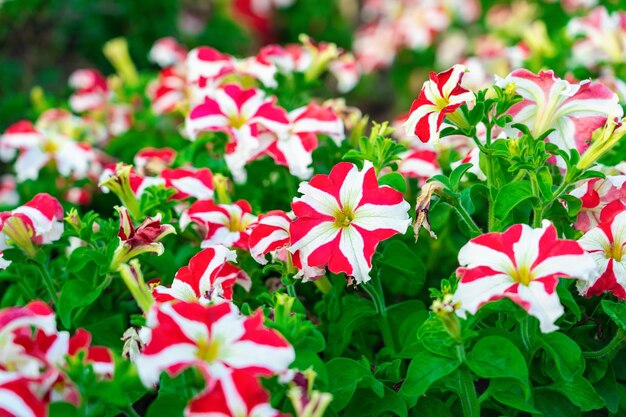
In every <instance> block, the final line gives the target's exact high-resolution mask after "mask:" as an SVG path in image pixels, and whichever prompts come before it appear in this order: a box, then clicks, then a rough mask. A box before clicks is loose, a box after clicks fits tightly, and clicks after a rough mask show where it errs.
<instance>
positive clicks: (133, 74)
mask: <svg viewBox="0 0 626 417" xmlns="http://www.w3.org/2000/svg"><path fill="white" fill-rule="evenodd" d="M102 52H103V53H104V55H105V56H106V57H107V59H108V60H109V62H110V63H111V65H113V68H115V71H116V72H117V74H118V75H119V76H120V78H121V79H122V80H124V82H125V83H127V84H128V85H129V86H131V87H133V86H136V85H137V84H138V83H139V76H138V75H137V69H136V68H135V64H133V60H132V59H131V57H130V54H129V53H128V42H127V41H126V39H124V38H115V39H111V40H110V41H108V42H107V43H105V44H104V48H102Z"/></svg>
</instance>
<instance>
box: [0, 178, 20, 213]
mask: <svg viewBox="0 0 626 417" xmlns="http://www.w3.org/2000/svg"><path fill="white" fill-rule="evenodd" d="M19 201H20V195H19V194H18V193H17V181H16V179H15V177H14V176H13V175H11V174H5V175H2V176H0V207H6V206H17V204H18V203H19Z"/></svg>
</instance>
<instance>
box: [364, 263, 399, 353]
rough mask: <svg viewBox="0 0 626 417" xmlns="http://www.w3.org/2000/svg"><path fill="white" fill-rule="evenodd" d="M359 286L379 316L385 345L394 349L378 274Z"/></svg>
mask: <svg viewBox="0 0 626 417" xmlns="http://www.w3.org/2000/svg"><path fill="white" fill-rule="evenodd" d="M373 281H375V284H374V283H373ZM361 286H362V287H363V289H364V290H365V292H366V293H367V294H368V295H369V296H370V298H371V299H372V301H373V302H374V307H375V308H376V312H377V313H378V315H379V316H380V320H379V324H380V331H381V333H382V335H383V341H384V342H385V346H387V347H389V348H391V349H392V350H393V351H395V350H396V346H395V341H394V339H393V334H392V333H391V328H390V327H389V319H388V317H387V306H386V305H385V295H384V293H383V286H382V282H381V280H380V276H378V274H377V276H376V278H374V279H372V281H370V282H364V283H363V284H361Z"/></svg>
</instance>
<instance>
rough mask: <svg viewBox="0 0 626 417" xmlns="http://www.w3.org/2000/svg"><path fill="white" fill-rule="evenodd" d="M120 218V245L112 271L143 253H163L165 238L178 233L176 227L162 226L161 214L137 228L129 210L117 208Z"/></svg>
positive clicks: (147, 219) (114, 257)
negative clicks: (163, 240)
mask: <svg viewBox="0 0 626 417" xmlns="http://www.w3.org/2000/svg"><path fill="white" fill-rule="evenodd" d="M115 210H117V212H118V213H119V216H120V230H119V232H118V234H117V236H118V237H119V239H120V244H119V246H118V247H117V249H116V250H115V253H114V254H113V260H112V261H111V269H112V270H116V269H117V268H118V267H119V266H120V265H121V264H123V263H126V262H128V261H129V260H130V259H133V258H135V257H137V256H139V255H140V254H142V253H146V252H154V253H156V254H157V255H161V254H162V253H163V250H164V248H163V244H162V243H161V242H160V240H161V239H163V238H164V237H165V236H167V235H169V234H171V233H174V234H175V233H176V230H175V229H174V226H172V225H170V224H161V213H158V214H157V215H156V216H155V217H146V219H145V220H144V221H143V222H142V223H141V224H140V225H139V226H138V227H137V228H135V227H134V226H133V223H132V220H131V218H130V215H129V214H128V209H127V208H126V207H119V206H117V207H115Z"/></svg>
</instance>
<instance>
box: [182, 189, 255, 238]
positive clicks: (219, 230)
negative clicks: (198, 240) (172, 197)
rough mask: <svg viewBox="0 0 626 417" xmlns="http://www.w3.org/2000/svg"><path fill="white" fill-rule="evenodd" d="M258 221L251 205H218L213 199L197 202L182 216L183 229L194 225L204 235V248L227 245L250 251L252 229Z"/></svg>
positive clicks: (241, 202)
mask: <svg viewBox="0 0 626 417" xmlns="http://www.w3.org/2000/svg"><path fill="white" fill-rule="evenodd" d="M255 221H256V216H255V215H253V214H252V207H250V203H248V202H247V201H245V200H239V201H237V202H235V203H233V204H216V203H214V202H213V201H211V200H202V201H196V202H195V203H193V204H192V205H191V206H190V207H189V208H188V209H187V210H185V212H184V213H183V214H182V216H181V217H180V227H181V229H183V230H184V229H186V228H187V226H188V225H189V224H190V223H195V224H197V225H198V226H199V228H200V230H201V233H202V234H203V240H202V247H203V248H206V247H209V246H212V245H224V246H226V247H228V248H231V247H237V248H241V249H244V250H247V249H248V235H249V233H250V232H249V230H248V227H249V226H250V225H251V224H253V223H254V222H255Z"/></svg>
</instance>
